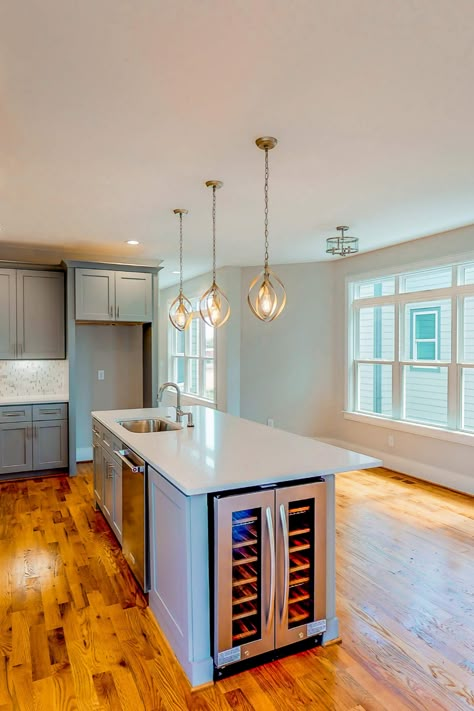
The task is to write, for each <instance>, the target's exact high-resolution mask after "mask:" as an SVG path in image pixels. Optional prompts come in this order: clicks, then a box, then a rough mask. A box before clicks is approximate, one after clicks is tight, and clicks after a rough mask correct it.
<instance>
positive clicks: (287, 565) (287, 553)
mask: <svg viewBox="0 0 474 711" xmlns="http://www.w3.org/2000/svg"><path fill="white" fill-rule="evenodd" d="M280 522H281V532H282V535H283V555H284V561H285V567H284V571H285V582H284V586H283V595H284V597H283V605H282V608H281V612H280V622H283V620H285V619H286V617H287V615H288V595H289V584H290V544H289V539H288V526H287V524H286V509H285V504H280Z"/></svg>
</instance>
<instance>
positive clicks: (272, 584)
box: [266, 506, 276, 630]
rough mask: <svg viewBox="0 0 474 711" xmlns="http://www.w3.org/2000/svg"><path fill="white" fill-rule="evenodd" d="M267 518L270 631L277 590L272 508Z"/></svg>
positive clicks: (268, 510)
mask: <svg viewBox="0 0 474 711" xmlns="http://www.w3.org/2000/svg"><path fill="white" fill-rule="evenodd" d="M266 517H267V529H268V542H269V545H270V600H269V603H268V615H267V630H269V629H270V627H271V625H272V622H273V614H274V611H275V588H276V577H275V533H274V530H273V518H272V510H271V508H270V506H267V510H266Z"/></svg>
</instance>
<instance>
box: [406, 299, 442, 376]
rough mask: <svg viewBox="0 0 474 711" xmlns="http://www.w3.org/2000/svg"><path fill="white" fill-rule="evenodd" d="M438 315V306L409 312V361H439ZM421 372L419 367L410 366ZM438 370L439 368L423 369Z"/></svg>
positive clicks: (439, 311)
mask: <svg viewBox="0 0 474 711" xmlns="http://www.w3.org/2000/svg"><path fill="white" fill-rule="evenodd" d="M440 313H441V309H440V307H439V306H435V307H432V308H420V309H417V308H413V309H411V311H410V359H411V360H424V361H427V360H439V357H440V343H441V336H440V327H439V326H440ZM411 368H412V369H413V368H416V369H418V370H421V368H420V366H411ZM424 369H425V370H428V369H429V370H435V369H436V370H439V368H426V366H425V368H424Z"/></svg>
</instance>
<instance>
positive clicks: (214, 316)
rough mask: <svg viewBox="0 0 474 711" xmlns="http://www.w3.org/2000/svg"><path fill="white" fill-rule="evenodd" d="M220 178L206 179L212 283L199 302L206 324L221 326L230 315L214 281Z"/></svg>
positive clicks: (224, 298) (224, 297)
mask: <svg viewBox="0 0 474 711" xmlns="http://www.w3.org/2000/svg"><path fill="white" fill-rule="evenodd" d="M223 184H224V183H222V182H221V181H220V180H207V181H206V187H207V188H212V284H211V286H210V288H209V289H208V290H207V291H205V292H204V294H203V295H202V296H201V301H200V302H199V311H200V313H201V318H202V320H203V321H205V323H207V324H208V326H213V327H214V328H217V327H219V326H223V325H224V324H225V322H226V321H227V320H228V318H229V316H230V306H229V302H228V300H227V296H226V295H225V294H224V292H223V291H222V289H220V288H219V287H218V286H217V283H216V190H219V188H222V186H223Z"/></svg>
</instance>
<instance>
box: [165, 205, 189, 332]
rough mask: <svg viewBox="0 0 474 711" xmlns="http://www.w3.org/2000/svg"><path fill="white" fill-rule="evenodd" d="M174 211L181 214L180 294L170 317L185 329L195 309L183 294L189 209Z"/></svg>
mask: <svg viewBox="0 0 474 711" xmlns="http://www.w3.org/2000/svg"><path fill="white" fill-rule="evenodd" d="M173 212H174V214H175V215H179V272H178V273H179V294H178V296H177V297H176V299H175V300H174V301H173V303H172V304H171V306H170V312H169V318H170V321H171V323H172V324H173V326H174V327H175V328H176V329H177V330H178V331H184V330H185V329H186V328H187V327H188V326H189V324H190V323H191V314H192V311H193V307H192V305H191V302H190V301H189V299H187V298H186V297H185V295H184V294H183V215H187V214H188V211H187V210H184V209H183V208H181V207H178V208H176V209H175V210H173Z"/></svg>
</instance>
